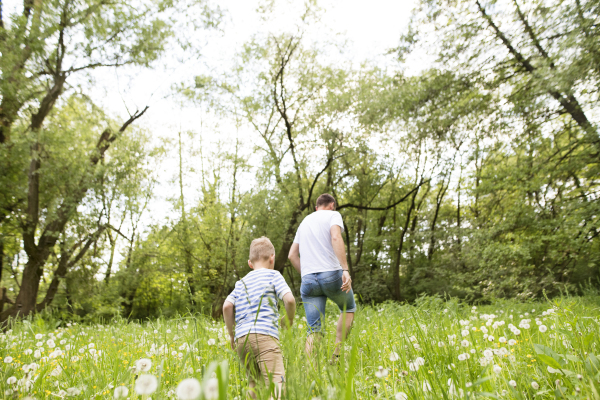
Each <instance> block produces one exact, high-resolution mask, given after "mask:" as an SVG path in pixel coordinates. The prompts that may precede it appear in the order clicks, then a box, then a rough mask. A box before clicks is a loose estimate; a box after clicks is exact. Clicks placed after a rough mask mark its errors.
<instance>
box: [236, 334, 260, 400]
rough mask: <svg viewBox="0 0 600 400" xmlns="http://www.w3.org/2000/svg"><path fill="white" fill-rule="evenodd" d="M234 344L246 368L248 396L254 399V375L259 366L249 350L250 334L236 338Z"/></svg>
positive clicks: (256, 374)
mask: <svg viewBox="0 0 600 400" xmlns="http://www.w3.org/2000/svg"><path fill="white" fill-rule="evenodd" d="M236 344H237V348H236V351H237V353H238V357H239V358H240V361H241V363H242V365H243V366H244V368H245V369H246V376H247V377H248V386H249V388H250V390H248V396H249V397H250V398H252V399H255V398H256V392H255V391H254V388H255V387H256V380H255V377H256V376H258V371H259V366H258V364H257V362H256V358H255V357H254V354H253V353H252V350H251V349H252V346H251V345H250V335H247V336H243V337H241V338H238V339H237V342H236Z"/></svg>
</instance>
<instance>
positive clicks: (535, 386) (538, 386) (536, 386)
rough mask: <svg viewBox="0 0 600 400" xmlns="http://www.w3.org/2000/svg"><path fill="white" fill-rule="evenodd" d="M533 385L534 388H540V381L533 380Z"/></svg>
mask: <svg viewBox="0 0 600 400" xmlns="http://www.w3.org/2000/svg"><path fill="white" fill-rule="evenodd" d="M531 387H532V388H533V389H534V390H538V389H539V388H540V385H539V383H537V382H536V381H533V382H531Z"/></svg>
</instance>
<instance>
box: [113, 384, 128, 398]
mask: <svg viewBox="0 0 600 400" xmlns="http://www.w3.org/2000/svg"><path fill="white" fill-rule="evenodd" d="M128 394H129V389H127V387H125V386H117V387H116V388H115V394H114V397H115V399H118V398H121V397H127V395H128Z"/></svg>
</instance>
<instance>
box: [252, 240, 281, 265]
mask: <svg viewBox="0 0 600 400" xmlns="http://www.w3.org/2000/svg"><path fill="white" fill-rule="evenodd" d="M273 254H275V247H273V243H271V241H270V240H269V238H268V237H266V236H262V237H259V238H258V239H254V240H253V241H252V243H251V244H250V257H249V258H250V261H251V262H256V261H267V260H268V259H269V257H271V256H272V255H273Z"/></svg>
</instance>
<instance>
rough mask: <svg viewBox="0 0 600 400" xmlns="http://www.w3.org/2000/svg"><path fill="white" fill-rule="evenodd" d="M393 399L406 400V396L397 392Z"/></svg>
mask: <svg viewBox="0 0 600 400" xmlns="http://www.w3.org/2000/svg"><path fill="white" fill-rule="evenodd" d="M395 399H396V400H407V399H408V396H407V395H406V393H404V392H398V393H396V396H395Z"/></svg>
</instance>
